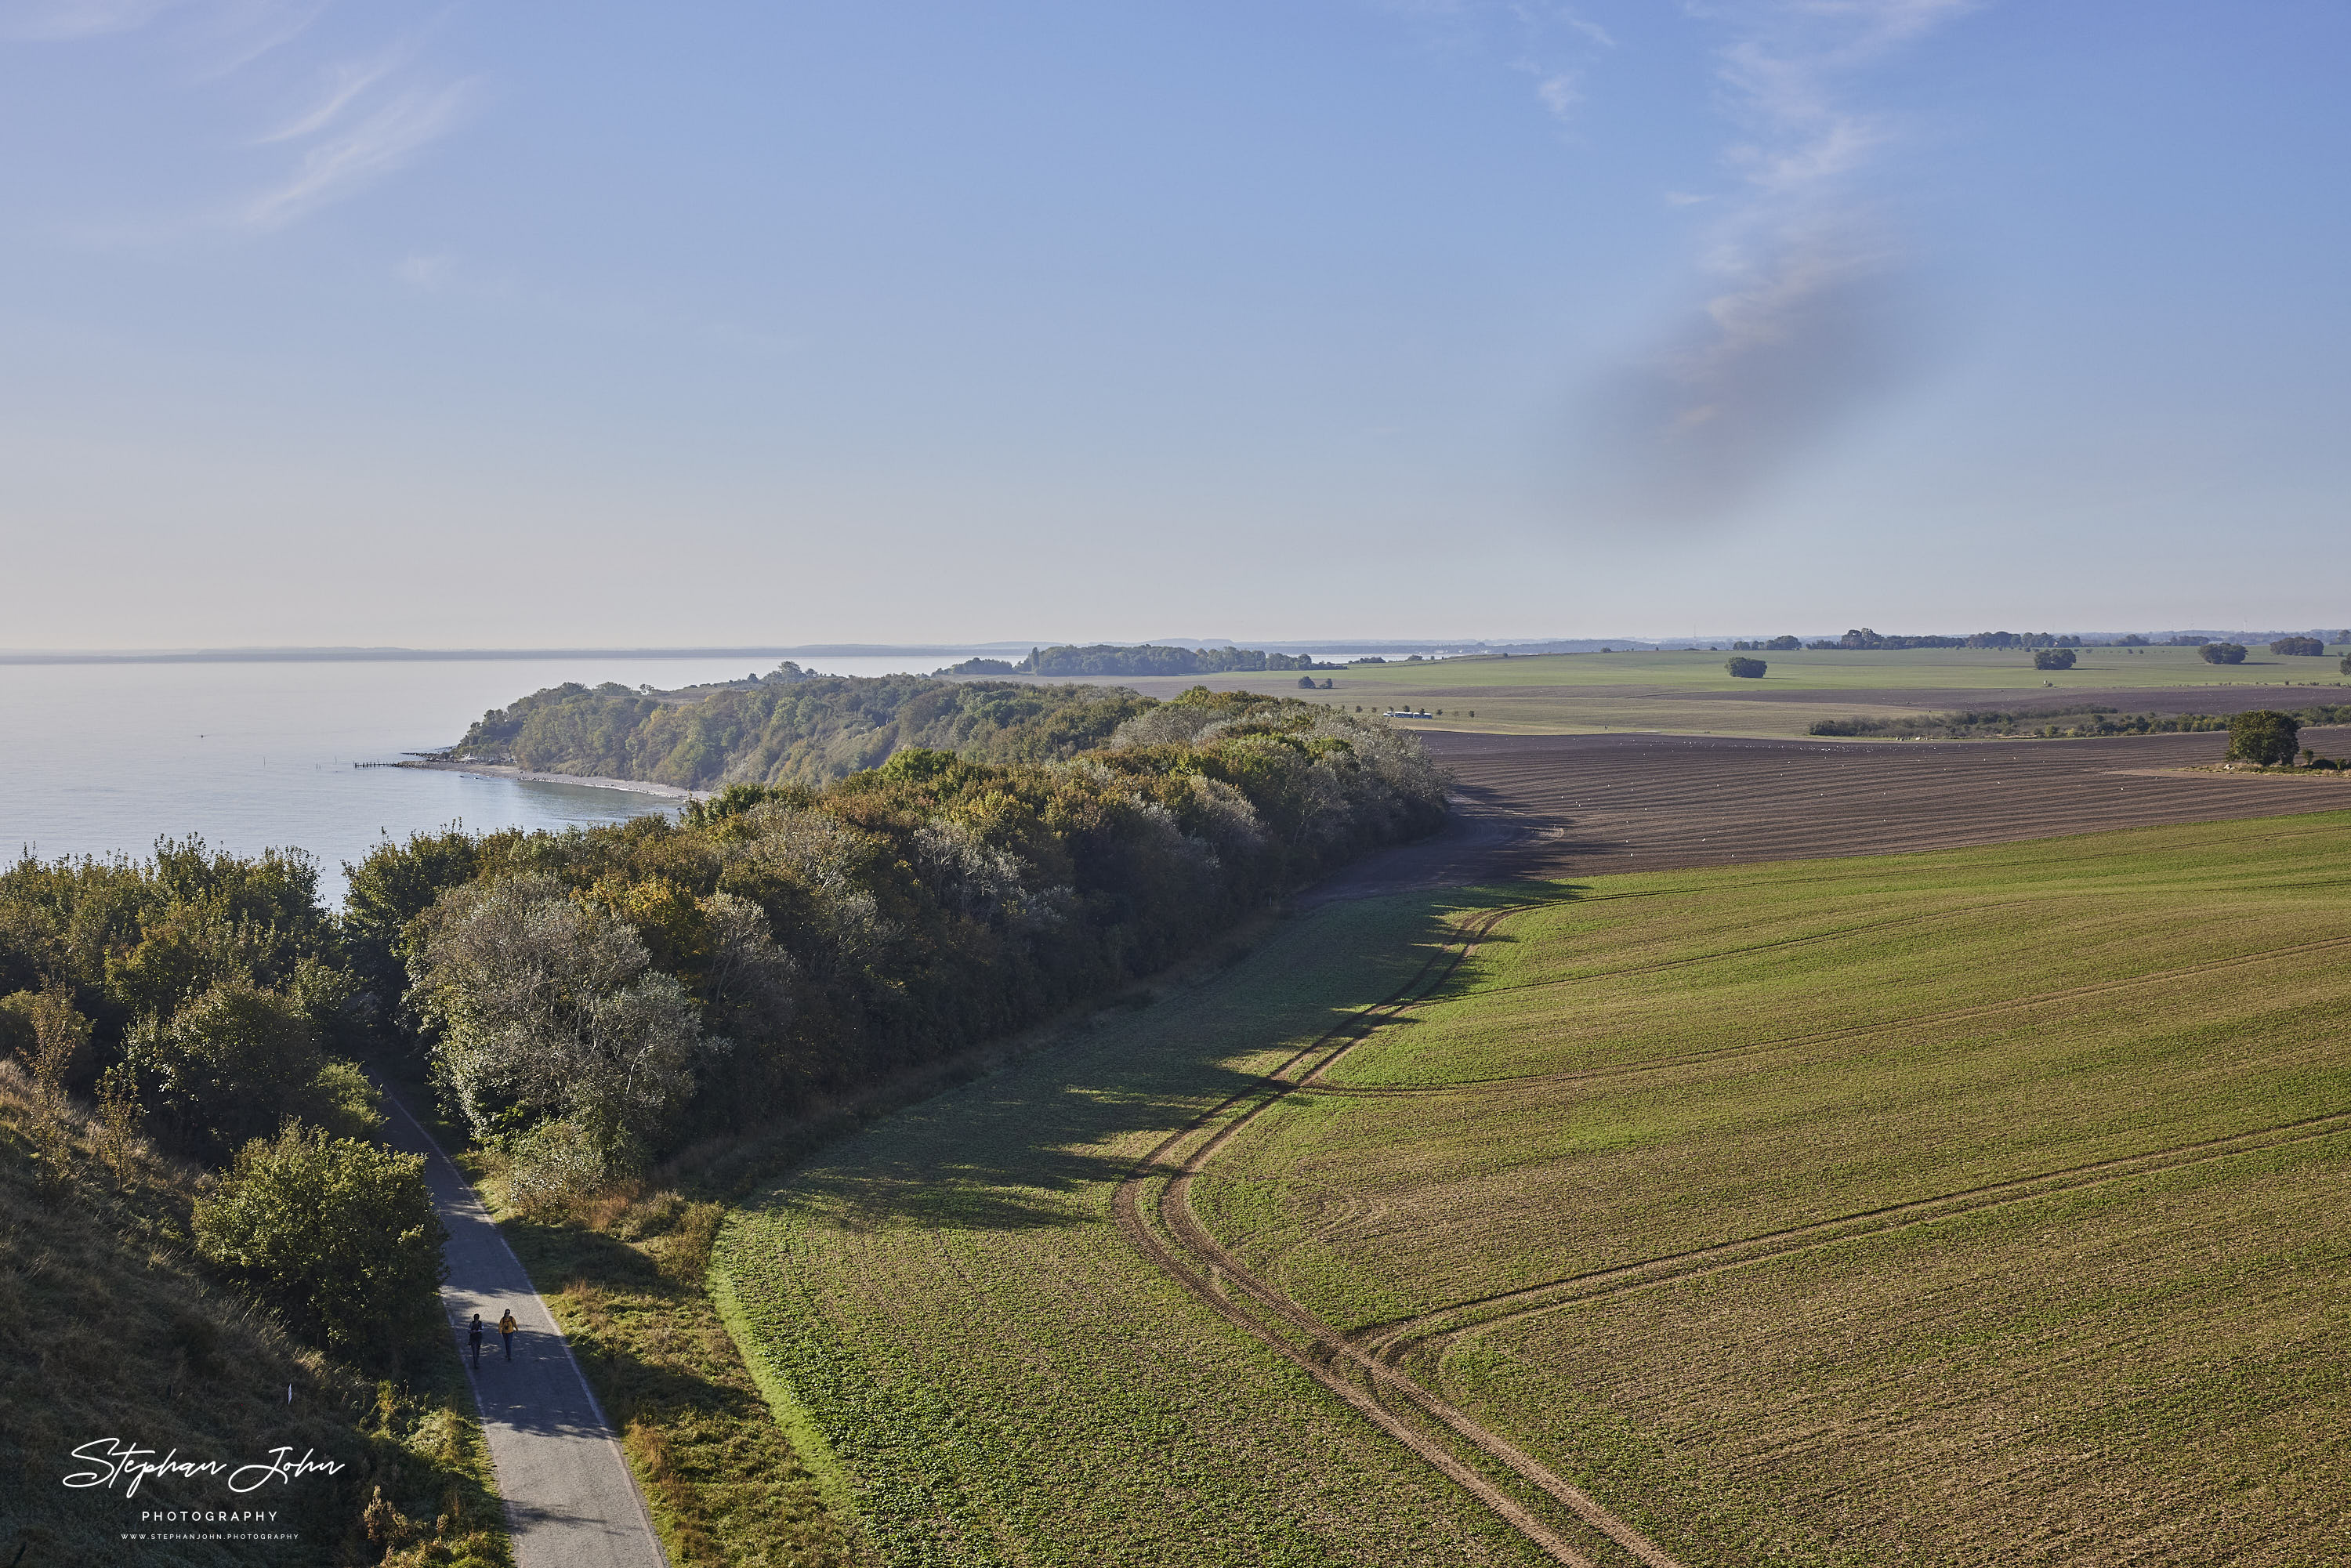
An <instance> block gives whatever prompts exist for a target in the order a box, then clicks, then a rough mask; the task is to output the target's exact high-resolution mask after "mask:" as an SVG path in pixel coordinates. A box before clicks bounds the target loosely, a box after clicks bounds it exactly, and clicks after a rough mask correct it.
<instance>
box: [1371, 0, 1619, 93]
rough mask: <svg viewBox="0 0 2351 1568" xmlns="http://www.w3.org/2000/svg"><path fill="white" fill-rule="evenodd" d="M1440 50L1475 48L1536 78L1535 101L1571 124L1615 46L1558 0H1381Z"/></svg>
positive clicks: (1601, 30)
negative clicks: (1596, 69)
mask: <svg viewBox="0 0 2351 1568" xmlns="http://www.w3.org/2000/svg"><path fill="white" fill-rule="evenodd" d="M1381 8H1382V9H1384V10H1385V11H1387V12H1388V13H1389V14H1391V15H1393V16H1399V17H1402V18H1404V19H1405V21H1407V22H1409V23H1411V24H1414V25H1415V26H1416V27H1417V28H1418V29H1419V30H1420V31H1421V33H1422V34H1423V36H1424V37H1425V38H1426V39H1427V40H1429V41H1430V42H1431V43H1432V44H1434V45H1436V46H1437V47H1443V48H1448V49H1477V50H1480V51H1485V52H1489V53H1491V54H1493V55H1495V56H1497V57H1501V58H1506V59H1508V60H1509V61H1510V68H1511V69H1513V70H1516V71H1518V72H1520V73H1521V74H1522V75H1525V76H1528V77H1531V78H1534V98H1535V101H1536V102H1538V103H1540V104H1541V105H1542V107H1543V109H1544V110H1546V111H1548V112H1549V113H1550V114H1551V115H1552V117H1553V118H1555V119H1557V120H1562V121H1566V122H1573V120H1574V118H1575V116H1576V113H1577V111H1578V110H1579V109H1580V108H1581V107H1582V105H1583V80H1584V77H1585V74H1586V73H1587V72H1588V71H1589V70H1590V69H1591V68H1592V64H1593V61H1594V60H1595V59H1597V58H1598V57H1600V56H1601V55H1602V54H1604V53H1605V52H1606V51H1608V50H1611V49H1614V47H1616V40H1615V39H1614V37H1611V36H1610V35H1609V32H1608V29H1607V28H1605V27H1603V26H1600V24H1598V23H1597V22H1593V21H1591V20H1589V19H1588V18H1586V17H1584V16H1582V15H1580V14H1579V13H1578V12H1577V11H1576V9H1575V8H1574V7H1573V6H1572V5H1563V4H1561V3H1560V0H1381Z"/></svg>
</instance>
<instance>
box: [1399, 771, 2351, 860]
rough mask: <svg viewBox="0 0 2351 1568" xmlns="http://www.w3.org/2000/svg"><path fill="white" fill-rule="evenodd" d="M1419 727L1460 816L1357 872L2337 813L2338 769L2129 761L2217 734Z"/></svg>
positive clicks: (2347, 786) (2343, 782) (1884, 847)
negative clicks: (1883, 734)
mask: <svg viewBox="0 0 2351 1568" xmlns="http://www.w3.org/2000/svg"><path fill="white" fill-rule="evenodd" d="M1423 738H1424V740H1426V743H1427V746H1428V749H1429V752H1430V754H1431V755H1433V756H1435V757H1436V758H1437V759H1438V760H1439V761H1441V762H1443V763H1444V764H1445V765H1446V766H1447V767H1448V768H1452V769H1453V771H1454V773H1455V775H1456V777H1457V778H1458V780H1459V783H1458V793H1459V795H1460V797H1461V800H1460V805H1461V806H1462V808H1463V810H1462V812H1461V815H1462V819H1463V820H1462V821H1461V822H1460V823H1459V824H1458V825H1457V827H1456V828H1454V829H1453V830H1451V831H1449V832H1448V833H1447V834H1446V835H1444V836H1442V837H1441V838H1440V839H1439V840H1438V841H1437V842H1435V843H1433V844H1431V845H1427V846H1425V847H1422V848H1421V849H1419V850H1418V851H1416V852H1407V854H1413V853H1417V855H1418V857H1419V860H1420V862H1423V863H1416V864H1406V863H1405V857H1394V858H1393V859H1392V860H1391V861H1390V862H1382V863H1377V864H1373V865H1367V866H1365V867H1364V869H1363V872H1362V873H1359V875H1360V876H1361V877H1363V878H1364V879H1387V880H1391V881H1393V880H1395V879H1397V878H1400V877H1401V878H1409V877H1412V876H1416V875H1417V876H1421V877H1422V878H1424V884H1426V883H1431V882H1441V881H1460V880H1468V879H1469V878H1468V876H1467V875H1465V873H1468V872H1470V871H1471V870H1472V864H1473V862H1484V863H1485V865H1486V866H1487V867H1488V868H1489V869H1488V871H1487V872H1486V874H1487V875H1489V876H1588V875H1594V874H1598V873H1605V872H1623V871H1662V870H1667V869H1671V868H1675V867H1680V866H1704V865H1734V864H1738V863H1740V862H1748V861H1760V860H1798V859H1809V858H1811V857H1813V856H1816V855H1864V854H1891V853H1898V852H1905V851H1912V850H1935V849H1950V848H1956V847H1958V846H1960V845H1964V844H1983V843H1999V842H2005V841H2011V840H2017V839H2037V838H2052V837H2055V836H2057V835H2059V834H2064V833H2087V832H2096V831H2101V830H2103V829H2107V828H2131V827H2143V826H2147V825H2151V824H2155V823H2161V822H2200V821H2219V820H2222V819H2227V818H2235V817H2266V816H2274V815H2278V814H2280V813H2283V812H2290V811H2321V810H2345V809H2351V775H2334V774H2321V775H2317V776H2314V777H2311V778H2307V779H2288V778H2279V777H2266V778H2265V777H2258V776H2255V777H2243V778H2231V777H2229V776H2227V775H2225V774H2169V775H2167V774H2156V775H2154V776H2151V777H2150V776H2148V774H2147V772H2146V771H2145V770H2148V769H2158V768H2183V767H2189V766H2194V765H2197V764H2202V763H2210V762H2214V761H2217V760H2219V758H2220V752H2221V750H2222V747H2223V744H2224V743H2223V739H2222V737H2220V736H2219V735H2217V734H2199V735H2147V736H2116V737H2112V738H2109V739H2103V740H2011V741H1959V742H1928V741H1909V742H1903V741H1889V742H1884V743H1854V742H1849V741H1848V742H1834V741H1801V740H1738V739H1730V738H1726V737H1709V736H1676V735H1623V736H1619V735H1600V736H1590V735H1581V736H1578V735H1562V736H1499V735H1497V736H1486V735H1437V734H1431V735H1427V736H1425V737H1423ZM2322 744H2324V743H2322ZM1432 873H1439V874H1432ZM1399 885H1408V883H1399Z"/></svg>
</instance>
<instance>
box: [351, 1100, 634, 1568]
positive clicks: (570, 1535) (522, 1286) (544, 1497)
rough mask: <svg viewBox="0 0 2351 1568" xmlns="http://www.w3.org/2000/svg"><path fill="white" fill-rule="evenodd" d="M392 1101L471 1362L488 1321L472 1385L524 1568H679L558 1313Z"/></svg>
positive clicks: (446, 1296) (469, 1191)
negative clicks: (478, 1333) (507, 1332)
mask: <svg viewBox="0 0 2351 1568" xmlns="http://www.w3.org/2000/svg"><path fill="white" fill-rule="evenodd" d="M384 1098H385V1099H386V1100H387V1101H389V1102H390V1103H391V1105H392V1120H391V1122H390V1124H388V1125H387V1126H386V1127H385V1129H384V1133H385V1136H386V1138H387V1140H388V1141H389V1142H390V1143H391V1144H392V1146H393V1147H394V1148H397V1149H399V1150H401V1151H402V1152H403V1153H406V1154H415V1155H423V1156H424V1176H425V1180H426V1181H428V1182H429V1183H431V1184H432V1187H433V1201H434V1205H435V1206H436V1207H439V1209H440V1210H441V1223H442V1224H443V1225H444V1226H446V1227H448V1229H449V1245H448V1247H447V1249H445V1251H444V1256H445V1257H446V1258H447V1259H448V1261H449V1278H448V1281H447V1282H446V1283H444V1285H442V1287H441V1304H442V1306H443V1308H444V1310H445V1311H446V1312H448V1314H449V1325H450V1332H451V1333H453V1334H454V1335H455V1338H456V1341H457V1349H458V1351H459V1353H460V1354H465V1353H466V1333H465V1331H466V1327H467V1325H468V1324H469V1323H470V1322H472V1321H473V1316H474V1314H475V1312H479V1313H481V1314H482V1341H483V1343H482V1364H481V1367H480V1369H479V1370H478V1371H476V1370H474V1368H473V1366H472V1364H471V1360H470V1358H469V1359H468V1362H467V1376H468V1377H469V1378H470V1380H471V1381H472V1383H473V1385H474V1400H475V1404H477V1405H479V1406H481V1411H482V1431H483V1433H484V1434H485V1435H486V1437H488V1438H489V1443H490V1462H491V1464H492V1465H493V1466H495V1467H496V1470H497V1482H498V1491H499V1493H500V1495H502V1496H503V1497H504V1498H505V1499H506V1505H507V1524H508V1526H509V1527H510V1528H511V1529H512V1531H513V1532H514V1554H515V1563H516V1568H668V1559H667V1558H666V1557H665V1556H664V1555H663V1552H662V1549H661V1542H660V1541H659V1540H658V1539H657V1538H656V1537H655V1536H654V1534H653V1521H651V1520H650V1519H648V1518H647V1517H646V1515H645V1504H644V1499H643V1497H641V1496H640V1495H638V1492H637V1483H636V1479H635V1478H634V1477H633V1476H632V1475H631V1474H630V1473H629V1465H628V1461H627V1460H626V1459H624V1458H622V1457H621V1445H620V1444H619V1442H618V1441H616V1440H615V1439H614V1437H613V1436H612V1427H611V1423H610V1422H608V1421H606V1420H605V1419H604V1411H603V1407H602V1406H600V1405H598V1404H597V1403H596V1396H595V1395H594V1394H593V1393H591V1392H590V1390H589V1387H588V1380H587V1378H585V1377H584V1376H582V1375H580V1364H579V1363H578V1362H576V1361H574V1360H572V1359H571V1347H570V1346H569V1344H567V1343H564V1339H563V1334H562V1332H561V1331H560V1330H559V1329H558V1328H557V1327H556V1326H555V1320H554V1319H553V1318H552V1317H550V1316H549V1314H548V1311H547V1303H546V1302H544V1301H540V1300H539V1299H538V1291H534V1290H532V1289H531V1286H530V1277H529V1276H528V1274H526V1273H524V1272H523V1267H522V1263H521V1261H520V1260H518V1259H517V1258H516V1257H515V1255H514V1252H513V1250H512V1249H510V1248H508V1247H507V1243H506V1238H504V1237H502V1236H500V1235H499V1234H498V1228H497V1227H496V1225H494V1224H492V1223H491V1222H490V1217H489V1215H488V1213H487V1212H486V1211H485V1210H484V1209H483V1207H482V1200H481V1199H480V1197H477V1196H475V1192H474V1188H473V1186H472V1185H471V1184H470V1183H468V1182H467V1181H466V1180H465V1177H464V1176H462V1175H460V1174H459V1173H458V1171H457V1167H456V1166H453V1165H451V1164H450V1163H449V1158H448V1156H447V1155H444V1154H443V1153H442V1152H441V1150H440V1147H439V1145H436V1144H434V1141H433V1139H432V1137H431V1135H430V1134H427V1133H426V1132H425V1131H424V1129H423V1126H422V1125H420V1124H418V1123H417V1120H416V1118H415V1117H413V1116H412V1115H410V1114H409V1113H408V1107H407V1106H405V1105H402V1103H400V1101H399V1100H398V1099H397V1098H395V1097H394V1096H392V1094H390V1093H389V1092H387V1093H386V1094H385V1096H384ZM502 1312H512V1313H514V1315H515V1321H516V1322H518V1323H520V1324H521V1325H522V1332H521V1333H517V1334H516V1335H515V1339H514V1359H513V1360H512V1361H511V1362H509V1361H508V1360H507V1359H506V1355H505V1353H504V1352H503V1351H502V1350H501V1349H500V1348H499V1344H498V1335H497V1322H498V1316H499V1314H500V1313H502Z"/></svg>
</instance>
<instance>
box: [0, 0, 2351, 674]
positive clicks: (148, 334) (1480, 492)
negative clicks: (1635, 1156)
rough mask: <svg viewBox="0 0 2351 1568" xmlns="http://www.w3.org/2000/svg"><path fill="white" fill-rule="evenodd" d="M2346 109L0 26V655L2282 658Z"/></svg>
mask: <svg viewBox="0 0 2351 1568" xmlns="http://www.w3.org/2000/svg"><path fill="white" fill-rule="evenodd" d="M2346 57H2351V10H2346V8H2344V7H2342V6H2341V5H2320V4H2300V3H2281V4H2272V5H2262V6H2258V7H2241V6H2221V5H2211V4H2200V5H2191V4H2184V3H2179V0H2149V3H2145V4H2136V5H2114V4H2105V5H2089V4H2080V3H2068V0H2044V3H2043V4H2037V5H2023V4H2021V3H2009V4H1980V5H1968V4H1959V3H1957V0H1779V3H1763V0H1758V3H1754V4H1742V3H1738V0H1729V3H1720V4H1704V5H1669V4H1663V3H1658V0H1646V3H1635V0H1609V3H1594V4H1588V5H1576V6H1573V7H1569V6H1561V5H1538V4H1522V5H1503V4H1496V5H1485V4H1478V3H1474V0H1450V3H1448V0H1418V3H1406V0H1396V3H1390V4H1378V3H1373V0H1321V3H1311V0H1308V3H1280V0H1257V3H1255V4H1250V5H1239V4H1227V3H1196V4H1191V5H1165V4H1161V5H1137V4H1130V5H1102V4H1100V3H1099V0H1095V3H1092V4H1076V3H1074V0H1073V3H1071V4H1015V5H996V6H973V5H932V4H914V5H906V4H900V5H892V4H883V3H877V0H859V3H856V4H851V3H848V0H840V3H833V0H813V3H802V4H798V5H789V6H768V5H760V6H753V5H704V6H693V7H684V6H662V7H653V6H643V5H629V6H619V5H595V4H579V3H573V4H567V5H548V4H532V3H528V0H507V3H506V4H500V5H486V4H471V5H469V4H463V3H459V4H450V5H434V6H430V7H427V6H413V5H402V4H397V3H394V0H380V3H378V4H376V5H368V6H360V5H349V4H345V5H335V4H309V5H287V4H277V3H275V0H180V3H173V0H96V3H89V4H68V3H64V0H47V3H37V0H26V3H8V4H0V134H5V147H6V149H7V152H6V153H5V161H0V182H5V184H0V228H5V245H0V413H4V414H5V418H4V419H0V546H5V560H6V562H7V571H6V574H5V575H6V578H7V580H8V582H9V585H10V587H11V589H12V591H11V592H10V594H9V595H8V600H9V616H8V625H7V627H6V629H5V632H0V644H5V645H9V646H16V647H37V646H38V647H63V646H99V647H124V646H184V645H218V644H247V643H410V644H418V645H436V644H437V645H449V644H461V645H497V644H506V645H529V644H542V643H558V642H559V643H577V642H580V641H583V640H584V641H592V642H597V643H631V644H650V643H737V642H745V641H758V642H774V643H799V642H819V641H831V640H856V641H866V642H880V641H932V640H942V641H945V640H958V639H987V638H996V637H1030V636H1068V637H1078V638H1094V637H1103V638H1129V639H1131V638H1138V637H1144V636H1151V635H1160V634H1193V633H1201V634H1206V633H1215V634H1219V635H1232V636H1237V637H1241V638H1250V637H1256V638H1266V639H1272V638H1292V637H1315V636H1334V637H1335V636H1398V637H1404V636H1421V635H1426V636H1468V635H1485V636H1511V635H1529V636H1531V635H1575V634H1583V633H1593V634H1608V633H1616V634H1646V635H1675V634H1680V633H1685V632H1739V631H1748V630H1766V631H1769V630H1777V629H1780V628H1782V627H1797V628H1802V629H1806V630H1812V629H1835V628H1840V627H1843V626H1844V625H1847V624H1854V623H1859V622H1868V623H1870V624H1873V625H1876V626H1879V627H1881V628H1885V629H1887V630H1896V629H1915V630H1922V631H1923V630H1938V631H1949V630H1970V629H1974V628H1977V627H1980V626H1992V625H2015V626H2036V627H2037V626H2049V627H2053V628H2057V629H2069V628H2071V629H2090V628H2126V627H2134V626H2147V627H2157V626H2169V625H2186V624H2193V625H2203V626H2210V625H2236V624H2244V625H2252V626H2273V625H2275V626H2294V625H2304V624H2308V625H2317V624H2322V623H2323V624H2329V625H2333V624H2337V623H2351V613H2346V612H2351V598H2346V595H2345V592H2344V587H2343V585H2344V583H2345V581H2346V575H2345V571H2344V568H2345V567H2346V564H2351V549H2346V543H2345V537H2346V528H2345V524H2346V505H2345V502H2346V497H2351V441H2346V439H2345V436H2344V434H2343V427H2344V425H2345V423H2346V422H2345V415H2346V390H2345V388H2346V374H2345V369H2344V367H2345V365H2346V349H2347V348H2351V343H2346V337H2351V332H2346V326H2351V307H2346V300H2345V298H2344V290H2343V287H2342V285H2341V282H2340V274H2341V269H2342V257H2343V256H2344V254H2345V250H2346V238H2351V235H2346V228H2351V225H2346V200H2351V198H2346V183H2345V181H2344V178H2343V174H2342V170H2343V169H2344V167H2345V166H2346V152H2351V147H2346V141H2351V136H2346V123H2351V114H2346V109H2345V108H2344V103H2343V96H2344V95H2343V94H2342V93H2341V92H2340V89H2339V79H2338V78H2339V66H2340V62H2341V61H2342V60H2343V59H2344V58H2346Z"/></svg>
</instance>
